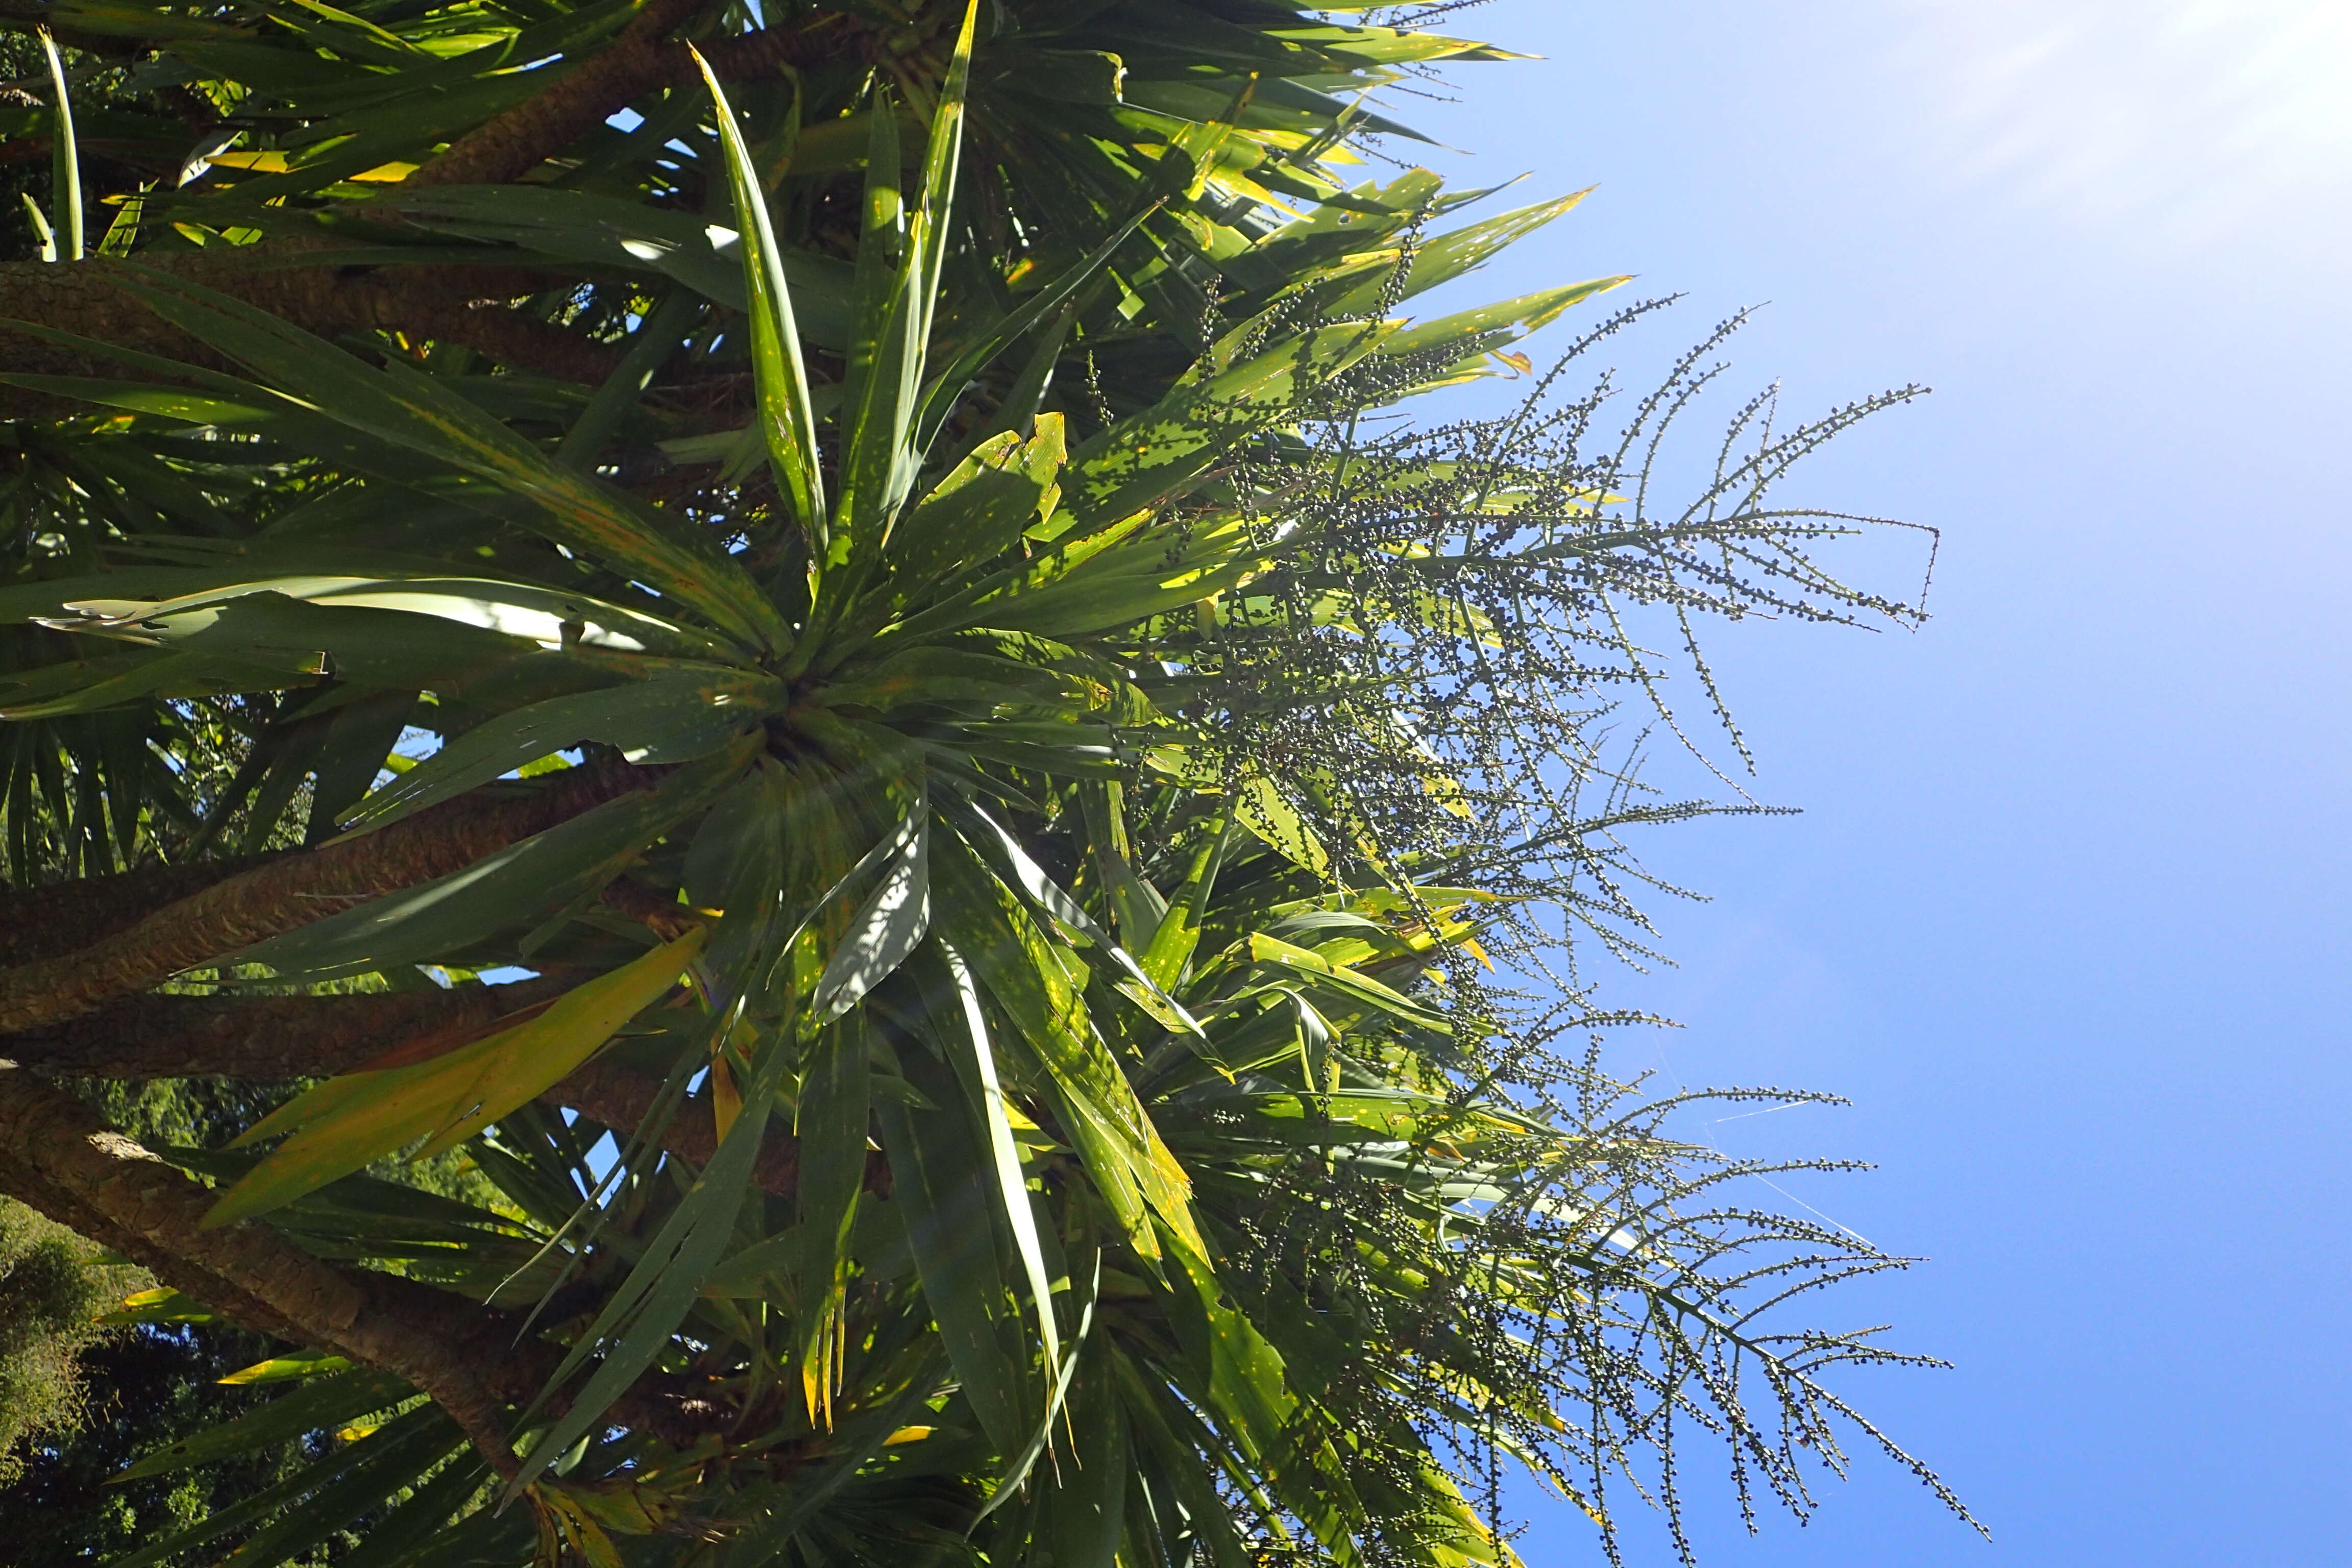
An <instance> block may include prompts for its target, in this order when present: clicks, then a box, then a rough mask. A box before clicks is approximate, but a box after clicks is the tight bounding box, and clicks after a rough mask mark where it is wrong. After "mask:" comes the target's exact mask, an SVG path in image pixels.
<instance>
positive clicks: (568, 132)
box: [406, 0, 856, 185]
mask: <svg viewBox="0 0 2352 1568" xmlns="http://www.w3.org/2000/svg"><path fill="white" fill-rule="evenodd" d="M709 9H712V7H711V5H710V4H709V0H651V3H650V4H648V5H646V8H645V9H644V10H643V11H641V12H639V13H638V14H637V16H636V19H635V21H632V22H631V23H630V24H629V25H628V26H626V27H625V28H623V29H622V30H621V33H620V36H619V37H616V38H614V40H613V42H612V44H611V45H610V46H609V47H605V48H604V49H602V50H600V51H599V52H598V53H596V54H595V55H594V56H593V57H592V58H589V59H588V60H587V61H585V62H584V63H583V64H581V65H579V66H575V67H571V68H563V69H562V74H561V75H559V76H558V77H557V78H556V79H555V80H554V82H553V83H552V84H551V86H550V87H549V88H548V89H547V90H546V91H545V92H542V93H541V94H540V95H539V96H538V97H536V98H534V99H532V100H530V101H529V102H527V103H521V104H518V105H516V106H515V107H514V108H512V109H510V110H507V111H506V112H505V113H504V114H501V115H499V116H497V117H496V118H495V119H492V120H489V121H485V122H484V123H482V124H481V125H478V126H477V127H475V128H474V129H473V130H472V131H469V132H467V133H466V134H465V135H463V136H461V137H459V138H458V139H457V142H454V143H452V144H451V146H450V147H449V149H448V151H446V152H445V153H442V154H441V156H439V157H438V158H436V159H434V160H433V161H432V162H431V163H427V164H425V166H424V167H423V168H421V169H419V170H418V171H417V172H416V173H415V174H411V175H410V176H409V177H408V180H407V182H406V183H407V184H411V185H472V184H502V183H504V182H506V181H509V180H517V179H520V178H521V177H522V176H523V175H524V174H529V173H530V171H531V170H533V169H535V168H537V167H538V166H539V164H540V163H541V160H542V159H545V158H547V157H549V156H551V155H552V154H553V153H557V152H559V151H561V150H562V148H564V147H567V146H569V145H570V144H571V143H572V142H575V141H577V140H578V139H579V138H580V137H581V136H583V134H585V133H586V132H591V131H593V130H594V129H595V128H596V127H597V126H599V125H601V124H603V123H604V121H605V120H606V119H607V118H609V117H610V116H611V115H613V114H614V112H615V111H617V110H622V109H625V108H626V107H627V106H628V105H629V103H630V101H631V100H635V99H637V98H641V97H643V96H644V95H645V94H646V93H648V92H651V91H652V90H654V89H656V88H660V87H666V86H667V87H690V86H692V85H693V84H694V81H695V79H696V76H697V74H698V73H697V72H696V69H695V66H694V57H693V56H692V55H690V54H689V53H688V51H687V46H686V45H685V44H683V43H680V42H676V41H673V40H671V39H670V37H669V35H670V34H671V33H673V32H676V31H677V29H678V28H680V27H682V26H685V25H686V24H687V23H688V22H689V21H691V20H693V19H694V18H695V17H696V16H697V15H698V14H699V13H701V12H703V11H706V10H709ZM855 38H856V35H854V34H850V33H847V32H845V31H844V30H841V29H838V28H836V29H835V30H833V31H831V32H828V33H822V34H820V33H816V32H814V31H810V30H805V29H792V28H782V27H772V28H769V29H767V30H765V31H763V32H755V33H740V34H736V35H733V36H731V37H719V38H712V39H709V40H708V41H707V42H705V43H704V44H702V45H701V46H700V47H701V49H702V52H703V56H704V58H707V59H708V60H709V62H710V68H711V69H712V70H713V71H715V72H716V73H718V75H719V78H720V79H722V80H729V81H740V80H744V79H753V78H758V77H761V76H769V75H772V74H773V73H774V72H775V70H776V68H777V67H779V66H782V65H788V64H789V65H814V64H817V63H819V62H821V61H824V60H828V59H830V60H838V59H841V58H843V57H845V55H847V54H849V53H850V52H851V50H852V48H853V47H854V40H855Z"/></svg>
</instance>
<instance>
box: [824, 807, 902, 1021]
mask: <svg viewBox="0 0 2352 1568" xmlns="http://www.w3.org/2000/svg"><path fill="white" fill-rule="evenodd" d="M930 816H931V810H930V805H929V802H928V801H924V800H920V799H919V800H917V801H916V802H915V805H914V806H913V808H912V809H911V810H909V811H908V814H907V816H906V819H905V820H904V821H903V822H901V823H900V824H899V825H898V832H897V833H896V834H894V835H892V837H891V844H892V853H891V859H890V864H889V866H888V868H887V869H885V870H884V871H883V873H882V880H881V881H880V882H879V883H877V885H876V887H875V889H874V890H873V891H872V892H870V893H868V894H867V895H866V901H865V902H864V903H862V904H860V905H859V906H858V907H857V910H856V913H855V914H853V915H851V916H850V919H849V931H848V932H847V934H845V936H844V937H843V938H842V939H841V943H840V945H839V946H837V947H836V948H835V949H834V952H833V957H832V959H831V960H830V961H829V962H828V963H826V964H825V966H824V974H823V975H822V976H821V977H820V978H819V979H818V981H817V984H816V990H815V991H814V993H813V994H811V995H810V997H809V1022H810V1023H811V1024H812V1025H824V1024H829V1023H831V1022H833V1020H835V1018H838V1017H840V1016H842V1015H843V1014H844V1013H846V1012H847V1011H849V1009H850V1008H852V1007H854V1006H856V1005H857V1003H858V1002H859V1001H860V1000H861V999H863V998H864V997H865V995H866V993H867V992H869V991H871V990H873V989H874V987H875V986H877V985H878V984H881V982H882V981H883V979H884V978H885V977H886V976H887V975H888V974H889V973H890V972H891V971H893V970H895V969H897V968H898V965H900V964H901V963H905V962H906V961H907V955H908V953H911V952H914V951H915V945H916V943H918V942H921V941H922V940H923V932H924V931H927V930H929V926H930V921H931V872H930V841H931V829H930Z"/></svg>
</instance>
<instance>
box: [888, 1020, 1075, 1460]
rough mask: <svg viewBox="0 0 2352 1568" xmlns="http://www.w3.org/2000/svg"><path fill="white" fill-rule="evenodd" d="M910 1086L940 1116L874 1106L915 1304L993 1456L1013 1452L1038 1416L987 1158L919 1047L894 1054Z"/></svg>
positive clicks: (941, 1068)
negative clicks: (920, 1303) (919, 1294)
mask: <svg viewBox="0 0 2352 1568" xmlns="http://www.w3.org/2000/svg"><path fill="white" fill-rule="evenodd" d="M899 1065H900V1067H901V1068H903V1069H904V1071H905V1072H906V1075H907V1077H908V1080H909V1081H910V1082H912V1083H913V1084H914V1085H915V1086H916V1087H917V1088H918V1089H921V1090H922V1091H923V1092H924V1093H925V1094H926V1095H927V1096H928V1097H929V1099H930V1100H933V1101H934V1102H935V1103H937V1104H938V1105H940V1106H941V1107H943V1109H940V1110H917V1109H916V1108H914V1107H912V1106H909V1105H907V1104H904V1103H901V1102H898V1101H892V1100H882V1101H877V1103H876V1105H875V1107H874V1113H875V1119H876V1122H877V1125H878V1126H879V1127H880V1129H881V1132H882V1148H883V1152H885V1153H886V1154H887V1156H888V1158H889V1161H890V1173H891V1179H892V1182H893V1184H894V1188H893V1191H894V1194H895V1196H896V1198H897V1201H898V1205H900V1206H901V1207H902V1208H903V1209H904V1210H905V1211H906V1215H907V1239H908V1243H909V1244H910V1245H911V1247H913V1250H914V1255H915V1268H916V1271H917V1273H918V1275H919V1277H920V1279H921V1280H922V1287H923V1299H924V1301H925V1302H926V1303H927V1304H928V1306H929V1309H930V1314H931V1317H932V1319H933V1321H936V1322H937V1323H938V1325H939V1332H940V1341H941V1342H943V1343H944V1344H945V1346H946V1347H947V1352H948V1358H949V1360H950V1362H951V1363H953V1364H954V1367H955V1371H956V1376H957V1378H958V1379H959V1380H960V1381H961V1384H962V1385H963V1394H964V1398H965V1400H966V1401H967V1402H969V1403H970V1405H971V1408H972V1414H973V1415H975V1416H977V1417H978V1418H979V1421H980V1424H981V1426H982V1429H983V1430H984V1431H986V1432H987V1434H988V1436H989V1440H990V1442H991V1443H992V1444H993V1445H994V1446H995V1447H997V1449H998V1450H999V1451H1000V1452H1003V1453H1011V1452H1013V1450H1015V1449H1017V1448H1018V1447H1020V1446H1021V1444H1022V1443H1023V1441H1024V1440H1025V1439H1026V1438H1027V1436H1028V1435H1029V1432H1030V1429H1031V1428H1032V1426H1034V1418H1033V1415H1032V1414H1031V1413H1033V1412H1034V1411H1035V1410H1037V1409H1039V1408H1041V1406H1042V1403H1043V1401H1042V1397H1041V1395H1040V1394H1037V1393H1035V1392H1033V1391H1034V1385H1035V1384H1034V1377H1033V1376H1032V1375H1031V1372H1030V1366H1029V1357H1028V1354H1027V1352H1026V1351H1025V1349H1024V1346H1023V1343H1022V1334H1021V1324H1020V1306H1019V1303H1018V1301H1017V1300H1016V1299H1015V1298H1014V1296H1013V1289H1012V1286H1011V1283H1010V1281H1009V1280H1008V1279H1007V1278H1006V1275H1005V1269H1004V1266H1003V1255H1002V1248H1001V1247H1000V1244H999V1242H998V1239H997V1229H996V1219H995V1213H994V1211H995V1209H996V1206H997V1205H994V1204H993V1203H992V1202H991V1201H990V1199H989V1196H988V1187H987V1186H986V1185H983V1183H982V1181H981V1180H980V1179H977V1178H978V1177H979V1173H981V1172H982V1170H983V1169H985V1168H986V1166H987V1164H988V1156H987V1155H986V1154H985V1153H984V1152H983V1151H982V1149H981V1148H980V1147H979V1145H978V1144H977V1142H975V1140H974V1139H973V1136H972V1121H971V1116H970V1114H969V1113H968V1112H967V1111H966V1110H964V1109H963V1107H962V1106H961V1104H960V1103H958V1102H959V1101H960V1100H961V1099H962V1096H961V1094H960V1093H959V1092H958V1090H957V1088H956V1084H955V1080H954V1079H953V1078H952V1077H951V1076H950V1075H949V1073H948V1071H947V1069H946V1067H945V1065H944V1064H942V1063H940V1061H939V1060H938V1059H937V1058H934V1057H932V1056H931V1055H930V1054H929V1052H928V1051H927V1050H924V1049H923V1048H921V1047H916V1048H914V1049H912V1050H902V1051H901V1052H900V1053H899Z"/></svg>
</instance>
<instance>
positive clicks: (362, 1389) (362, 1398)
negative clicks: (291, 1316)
mask: <svg viewBox="0 0 2352 1568" xmlns="http://www.w3.org/2000/svg"><path fill="white" fill-rule="evenodd" d="M263 1364H264V1365H271V1364H275V1363H263ZM415 1394H416V1391H415V1389H413V1388H411V1387H409V1385H408V1384H407V1383H406V1382H405V1381H404V1379H402V1378H399V1377H395V1376H394V1375H393V1374H392V1373H388V1372H379V1371H377V1370H376V1369H375V1368H373V1367H361V1368H358V1369H356V1370H352V1371H346V1372H338V1373H329V1374H326V1375H324V1376H320V1377H316V1378H312V1379H310V1380H308V1381H306V1382H304V1383H303V1384H301V1386H299V1387H298V1388H294V1389H291V1390H289V1391H288V1392H287V1393H284V1394H279V1395H278V1397H277V1398H275V1399H273V1400H271V1401H270V1402H269V1403H268V1404H267V1405H263V1406H261V1407H260V1408H259V1409H257V1410H255V1411H253V1412H251V1413H250V1414H248V1415H240V1416H238V1417H237V1418H236V1420H234V1421H226V1422H223V1423H222V1424H221V1425H219V1426H209V1427H206V1428H205V1430H203V1431H201V1432H198V1433H195V1434H194V1435H193V1436H186V1437H183V1438H181V1439H180V1440H179V1441H178V1442H176V1443H173V1445H172V1446H171V1447H166V1448H159V1449H157V1450H156V1451H155V1452H153V1453H152V1454H149V1455H147V1456H146V1457H145V1458H142V1459H141V1460H139V1462H138V1463H136V1464H134V1465H131V1466H130V1467H128V1468H125V1469H124V1470H122V1471H121V1473H120V1474H118V1475H117V1476H115V1477H114V1479H115V1480H117V1481H135V1480H140V1479H144V1478H146V1477H148V1476H168V1475H170V1474H171V1473H172V1472H173V1471H174V1470H184V1469H186V1468H188V1467H189V1466H191V1465H209V1464H211V1463H212V1462H213V1461H214V1460H215V1459H226V1458H230V1457H231V1456H233V1455H236V1454H249V1453H251V1452H253V1451H254V1450H255V1449H256V1448H267V1447H273V1446H274V1445H276V1444H279V1443H283V1442H286V1441H288V1440H289V1439H291V1438H295V1437H300V1436H305V1435H307V1434H309V1433H311V1432H318V1431H323V1430H330V1429H332V1428H334V1427H338V1426H348V1425H350V1424H351V1423H352V1422H353V1421H356V1420H358V1419H359V1418H360V1417H361V1416H362V1415H367V1414H369V1413H370V1412H371V1411H376V1410H383V1409H385V1408H387V1407H388V1406H391V1405H397V1404H399V1403H400V1402H401V1401H402V1400H404V1399H412V1398H414V1397H415Z"/></svg>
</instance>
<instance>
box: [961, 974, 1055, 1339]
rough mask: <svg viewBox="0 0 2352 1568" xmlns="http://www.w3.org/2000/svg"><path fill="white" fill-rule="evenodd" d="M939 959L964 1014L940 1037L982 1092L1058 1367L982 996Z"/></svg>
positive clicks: (1005, 1196)
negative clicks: (942, 1037)
mask: <svg viewBox="0 0 2352 1568" xmlns="http://www.w3.org/2000/svg"><path fill="white" fill-rule="evenodd" d="M940 957H941V959H942V960H944V961H945V963H946V964H947V969H948V976H949V979H950V981H951V982H952V984H954V986H955V994H956V1000H957V1001H958V1002H959V1003H960V1004H961V1010H962V1014H963V1018H962V1022H963V1027H962V1028H961V1030H957V1029H953V1028H949V1029H944V1030H942V1031H941V1034H942V1035H943V1036H944V1037H946V1039H947V1040H948V1041H949V1048H950V1051H953V1052H955V1053H956V1067H957V1068H958V1071H959V1074H960V1075H961V1074H962V1073H963V1072H964V1070H965V1068H966V1067H967V1064H968V1065H969V1076H970V1078H971V1083H972V1086H973V1087H974V1088H976V1089H979V1091H980V1092H979V1096H978V1099H979V1102H980V1120H981V1126H982V1131H984V1132H985V1134H986V1136H987V1139H988V1154H989V1161H990V1163H991V1164H992V1166H993V1167H994V1170H995V1175H996V1190H997V1195H998V1198H999V1200H1000V1201H1001V1202H1002V1203H1003V1209H1004V1218H1005V1222H1006V1224H1007V1225H1008V1226H1010V1228H1011V1231H1012V1235H1013V1250H1014V1251H1016V1252H1017V1253H1019V1254H1020V1257H1021V1268H1022V1272H1023V1273H1024V1275H1026V1276H1027V1278H1028V1281H1029V1300H1030V1302H1031V1304H1032V1306H1033V1307H1034V1309H1035V1311H1036V1316H1037V1338H1038V1342H1039V1343H1040V1344H1042V1345H1043V1346H1044V1347H1045V1364H1046V1365H1047V1366H1059V1365H1060V1364H1061V1363H1062V1336H1061V1331H1060V1328H1059V1327H1058V1325H1057V1324H1056V1323H1055V1318H1054V1288H1053V1283H1052V1277H1051V1275H1049V1274H1048V1273H1047V1271H1046V1268H1045V1245H1044V1243H1043V1242H1042V1241H1040V1240H1039V1239H1038V1236H1037V1216H1036V1215H1035V1213H1034V1211H1033V1210H1032V1209H1031V1208H1030V1206H1029V1178H1028V1175H1027V1174H1026V1173H1024V1171H1023V1170H1022V1169H1021V1154H1020V1152H1019V1151H1018V1150H1017V1149H1015V1148H1014V1147H1013V1125H1012V1121H1011V1119H1010V1118H1009V1117H1008V1116H1007V1114H1006V1110H1005V1099H1004V1086H1003V1081H1002V1080H1001V1079H999V1078H998V1077H997V1073H996V1054H995V1052H994V1051H992V1050H991V1049H990V1048H989V1044H988V1018H987V1015H986V1013H985V1012H984V1010H983V1009H982V1006H981V1003H980V990H979V987H978V985H977V984H976V983H975V982H974V981H973V979H972V976H971V968H970V967H969V966H968V965H967V964H966V963H964V961H963V959H962V957H961V955H960V954H959V953H958V952H956V951H955V949H954V948H952V947H950V946H949V945H948V944H947V943H946V942H941V943H940ZM958 1047H961V1049H960V1050H959V1049H958Z"/></svg>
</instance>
